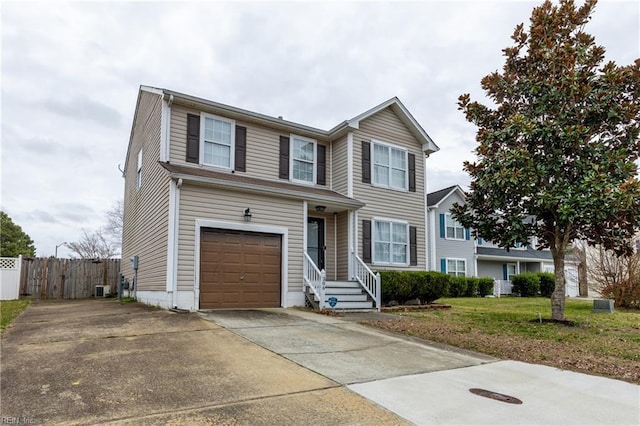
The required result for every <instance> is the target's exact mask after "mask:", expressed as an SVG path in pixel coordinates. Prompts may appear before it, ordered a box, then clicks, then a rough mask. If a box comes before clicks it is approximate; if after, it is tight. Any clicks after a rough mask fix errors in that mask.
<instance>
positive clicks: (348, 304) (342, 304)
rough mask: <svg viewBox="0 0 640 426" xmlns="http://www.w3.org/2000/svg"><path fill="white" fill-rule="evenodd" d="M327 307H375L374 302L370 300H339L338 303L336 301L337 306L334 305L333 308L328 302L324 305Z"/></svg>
mask: <svg viewBox="0 0 640 426" xmlns="http://www.w3.org/2000/svg"><path fill="white" fill-rule="evenodd" d="M324 308H325V309H373V302H371V301H368V302H341V301H338V303H336V306H334V307H333V308H332V307H331V306H330V305H329V304H328V303H326V304H325V305H324Z"/></svg>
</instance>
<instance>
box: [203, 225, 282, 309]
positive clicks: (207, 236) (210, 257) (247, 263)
mask: <svg viewBox="0 0 640 426" xmlns="http://www.w3.org/2000/svg"><path fill="white" fill-rule="evenodd" d="M281 255H282V251H281V236H280V235H276V234H265V233H258V232H244V231H232V230H226V229H208V228H207V229H203V230H202V235H201V238H200V309H215V308H267V307H278V306H280V278H281V277H280V275H281V274H280V268H281V264H282V262H281Z"/></svg>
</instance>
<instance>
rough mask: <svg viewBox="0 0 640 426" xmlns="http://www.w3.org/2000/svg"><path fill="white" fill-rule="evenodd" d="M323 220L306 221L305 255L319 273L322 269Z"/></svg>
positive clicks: (311, 218)
mask: <svg viewBox="0 0 640 426" xmlns="http://www.w3.org/2000/svg"><path fill="white" fill-rule="evenodd" d="M325 249H326V247H325V245H324V219H322V218H319V217H310V218H308V219H307V254H308V255H309V257H310V258H311V260H313V262H314V263H315V264H316V266H317V267H318V269H320V270H321V271H322V270H323V269H324V252H325Z"/></svg>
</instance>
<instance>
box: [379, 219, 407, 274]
mask: <svg viewBox="0 0 640 426" xmlns="http://www.w3.org/2000/svg"><path fill="white" fill-rule="evenodd" d="M408 232H409V226H408V225H407V224H406V223H404V222H394V221H384V220H374V222H373V262H374V263H387V264H392V265H407V263H408V262H407V250H408V248H409V244H408V241H409V234H408Z"/></svg>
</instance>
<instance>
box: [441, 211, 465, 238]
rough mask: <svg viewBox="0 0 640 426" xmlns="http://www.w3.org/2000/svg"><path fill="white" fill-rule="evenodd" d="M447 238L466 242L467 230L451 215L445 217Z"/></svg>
mask: <svg viewBox="0 0 640 426" xmlns="http://www.w3.org/2000/svg"><path fill="white" fill-rule="evenodd" d="M445 226H446V236H447V238H449V239H453V240H464V239H465V230H464V227H463V226H462V225H460V223H458V221H457V220H455V219H454V218H453V217H451V215H450V214H446V215H445Z"/></svg>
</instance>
